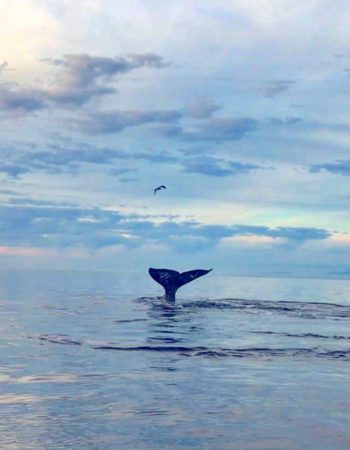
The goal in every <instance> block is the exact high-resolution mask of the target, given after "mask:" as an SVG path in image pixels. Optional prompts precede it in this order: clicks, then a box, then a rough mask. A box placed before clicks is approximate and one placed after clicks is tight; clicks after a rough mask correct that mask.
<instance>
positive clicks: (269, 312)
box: [0, 268, 350, 450]
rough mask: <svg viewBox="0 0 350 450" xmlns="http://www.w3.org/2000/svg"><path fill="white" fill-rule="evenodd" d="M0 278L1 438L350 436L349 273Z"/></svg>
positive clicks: (251, 442) (114, 444)
mask: <svg viewBox="0 0 350 450" xmlns="http://www.w3.org/2000/svg"><path fill="white" fill-rule="evenodd" d="M158 294H161V288H160V287H159V286H158V285H156V284H155V283H154V282H153V281H152V280H150V279H148V274H147V271H146V268H145V271H144V273H143V272H142V273H135V274H130V273H98V272H96V273H82V272H80V273H79V272H76V273H68V272H67V273H65V272H31V273H30V272H7V273H3V274H2V275H1V277H0V324H1V326H0V448H1V449H3V448H4V449H16V450H17V449H20V450H27V449H28V450H31V449H35V450H38V449H39V450H41V449H77V450H81V449H98V450H101V449H106V450H107V449H108V450H111V449H128V450H130V449H131V450H141V449H165V448H167V449H174V450H176V449H213V450H214V449H215V450H221V449H235V450H265V449H266V450H271V449H275V450H284V449H288V450H299V449H313V450H314V449H317V450H324V449H327V450H328V449H332V450H337V449H341V450H348V449H349V448H350V282H349V281H337V280H297V279H263V278H255V279H254V278H234V277H220V276H218V275H216V274H215V273H214V272H213V273H212V274H210V275H208V276H207V277H206V279H204V278H203V279H201V280H197V281H195V282H193V283H192V284H191V285H188V286H186V287H184V288H182V290H180V291H179V297H180V298H179V300H178V302H177V304H176V306H175V307H170V306H166V305H164V304H163V303H162V302H161V301H160V300H159V299H157V298H156V296H157V295H158Z"/></svg>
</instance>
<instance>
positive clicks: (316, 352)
mask: <svg viewBox="0 0 350 450" xmlns="http://www.w3.org/2000/svg"><path fill="white" fill-rule="evenodd" d="M38 339H40V340H41V341H47V342H49V343H54V344H61V345H85V346H87V347H90V348H91V349H92V350H100V351H101V350H102V351H116V352H152V353H173V354H177V355H178V356H181V357H205V358H228V357H231V358H250V359H257V358H258V359H265V360H270V359H274V358H293V359H301V358H310V357H311V358H326V359H341V360H344V361H350V350H328V349H320V348H319V347H315V348H294V347H291V348H271V347H247V348H211V347H206V346H186V345H135V346H122V345H117V344H114V343H109V342H100V343H94V342H89V341H86V342H84V341H76V340H72V339H70V338H68V337H65V336H63V335H42V336H39V337H38Z"/></svg>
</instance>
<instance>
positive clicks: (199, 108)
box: [185, 97, 221, 119]
mask: <svg viewBox="0 0 350 450" xmlns="http://www.w3.org/2000/svg"><path fill="white" fill-rule="evenodd" d="M219 109H221V106H220V105H218V104H217V103H214V102H212V101H210V100H207V99H205V98H201V97H198V98H195V99H193V100H192V101H191V102H190V103H188V105H186V107H185V112H186V113H187V114H188V115H189V116H191V117H193V118H195V119H207V118H208V117H210V116H212V114H214V112H216V111H218V110H219Z"/></svg>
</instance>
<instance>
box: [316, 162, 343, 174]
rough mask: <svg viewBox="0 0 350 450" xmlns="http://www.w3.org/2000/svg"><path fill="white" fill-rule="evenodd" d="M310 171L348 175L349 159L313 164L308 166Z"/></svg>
mask: <svg viewBox="0 0 350 450" xmlns="http://www.w3.org/2000/svg"><path fill="white" fill-rule="evenodd" d="M310 172H312V173H318V172H329V173H336V174H340V175H343V176H350V160H337V161H335V162H333V163H322V164H314V165H312V166H311V167H310Z"/></svg>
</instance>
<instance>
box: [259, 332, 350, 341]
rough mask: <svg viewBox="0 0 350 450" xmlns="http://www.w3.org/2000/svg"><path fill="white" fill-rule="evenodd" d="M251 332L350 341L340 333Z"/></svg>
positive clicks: (349, 337) (349, 338)
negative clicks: (328, 334) (327, 334)
mask: <svg viewBox="0 0 350 450" xmlns="http://www.w3.org/2000/svg"><path fill="white" fill-rule="evenodd" d="M251 333H254V334H268V335H275V336H285V337H295V338H315V339H334V340H337V341H350V336H340V335H331V336H326V335H323V334H316V333H286V332H278V331H251Z"/></svg>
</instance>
